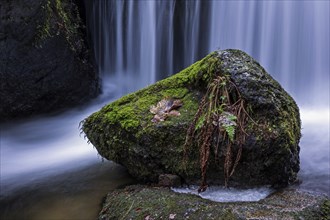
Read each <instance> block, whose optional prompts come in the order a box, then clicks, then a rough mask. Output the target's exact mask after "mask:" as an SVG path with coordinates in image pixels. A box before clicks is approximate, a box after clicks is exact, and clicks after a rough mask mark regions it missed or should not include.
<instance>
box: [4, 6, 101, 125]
mask: <svg viewBox="0 0 330 220" xmlns="http://www.w3.org/2000/svg"><path fill="white" fill-rule="evenodd" d="M0 10H1V13H0V15H1V23H0V25H1V26H0V27H1V28H0V82H1V91H0V99H1V107H0V116H1V121H3V120H8V119H11V118H18V117H24V116H30V115H35V114H39V113H48V112H51V111H54V110H58V109H62V108H65V107H69V106H74V105H77V104H80V103H84V102H85V101H87V100H88V99H90V98H91V97H95V96H96V95H97V94H98V93H99V79H98V74H97V71H96V67H95V64H94V60H93V58H92V56H91V51H90V50H89V48H88V46H87V43H86V39H85V35H86V33H85V26H84V25H83V22H82V21H81V19H80V14H79V11H78V7H77V5H76V4H75V3H74V1H61V0H56V1H50V0H40V1H33V0H17V1H10V0H4V1H2V2H1V5H0Z"/></svg>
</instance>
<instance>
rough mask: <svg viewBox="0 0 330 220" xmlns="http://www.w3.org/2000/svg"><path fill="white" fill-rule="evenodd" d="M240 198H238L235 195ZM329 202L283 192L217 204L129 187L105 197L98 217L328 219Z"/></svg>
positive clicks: (196, 197) (163, 190)
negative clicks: (256, 198)
mask: <svg viewBox="0 0 330 220" xmlns="http://www.w3.org/2000/svg"><path fill="white" fill-rule="evenodd" d="M238 196H239V195H238ZM329 217H330V201H329V199H328V198H326V197H324V196H320V195H313V194H310V193H307V192H303V191H298V190H293V189H286V190H282V191H280V192H276V193H274V194H272V195H270V196H269V197H267V198H266V199H263V200H261V201H259V202H235V203H234V202H232V203H217V202H212V201H209V200H205V199H202V198H200V197H198V196H196V195H188V194H178V193H174V192H172V191H171V190H170V189H167V188H152V187H143V186H129V187H126V188H125V189H122V190H116V191H114V192H111V193H109V194H108V195H107V197H106V200H105V202H104V204H103V207H102V210H101V212H100V214H99V219H100V220H106V219H143V220H145V219H149V220H151V219H226V220H228V219H232V220H233V219H256V220H257V219H309V220H313V219H315V220H320V219H329Z"/></svg>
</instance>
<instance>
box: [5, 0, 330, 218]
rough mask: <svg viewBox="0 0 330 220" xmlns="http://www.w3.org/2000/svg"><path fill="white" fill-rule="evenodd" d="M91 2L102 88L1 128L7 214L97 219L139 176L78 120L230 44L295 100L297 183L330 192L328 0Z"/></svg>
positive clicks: (252, 193)
mask: <svg viewBox="0 0 330 220" xmlns="http://www.w3.org/2000/svg"><path fill="white" fill-rule="evenodd" d="M85 3H86V6H87V7H86V9H87V10H86V15H87V26H88V29H89V34H90V38H91V39H92V44H93V47H94V52H95V58H96V60H97V62H98V66H99V70H100V74H101V76H102V79H103V86H102V89H103V93H102V94H101V95H100V96H99V97H98V98H97V99H96V100H93V101H91V102H90V103H87V104H86V105H85V106H81V107H78V108H74V109H71V110H68V111H66V112H62V113H56V114H52V115H43V116H38V117H34V118H31V119H28V120H21V121H13V122H9V123H6V124H1V125H0V126H1V134H0V135H1V136H0V138H1V139H0V144H1V151H0V153H1V154H0V157H1V158H0V159H1V192H0V205H1V206H0V211H1V214H0V218H1V219H96V218H97V213H98V211H99V209H100V205H101V202H102V197H103V196H104V195H105V194H106V193H107V192H108V191H110V190H112V189H115V188H117V187H120V186H122V185H125V184H128V183H132V182H133V181H134V180H133V179H132V178H131V177H130V176H129V175H128V173H127V171H126V170H125V169H124V168H123V167H121V166H119V165H116V164H114V163H112V162H109V161H104V162H102V159H101V158H100V157H99V156H98V155H97V152H96V150H95V148H93V146H92V145H91V144H87V140H84V138H83V135H82V136H80V130H79V122H80V121H81V120H83V119H84V118H85V117H87V116H88V115H89V114H91V113H92V112H94V111H97V110H98V109H100V108H101V107H102V106H103V105H105V104H106V103H109V102H111V101H114V100H115V99H117V98H119V97H120V96H122V95H124V94H127V93H129V92H132V91H135V90H137V89H139V88H142V87H144V86H146V85H149V84H151V83H154V82H155V81H157V80H160V79H162V78H165V77H167V76H170V75H171V74H173V73H175V72H178V71H179V70H181V69H183V68H184V67H186V66H188V65H190V64H192V63H193V62H195V61H196V60H198V59H200V58H202V57H204V56H205V55H206V54H208V53H209V52H211V51H214V50H216V49H227V48H236V49H241V50H244V51H246V52H247V53H249V54H250V55H252V56H253V57H254V58H255V59H257V60H258V61H259V62H260V63H261V65H262V66H264V67H265V69H266V70H267V71H268V72H269V73H270V74H271V75H272V76H273V77H274V78H275V79H276V80H278V81H279V82H280V83H281V85H282V86H283V87H284V88H285V89H286V90H287V91H288V92H289V93H290V94H291V95H292V96H293V97H294V98H295V100H296V101H297V103H298V105H299V107H300V110H301V118H302V134H303V136H302V139H301V142H300V147H301V153H300V159H301V171H300V172H299V178H300V180H301V184H300V185H299V186H295V187H300V188H302V189H304V190H311V191H315V192H320V193H325V194H327V195H330V192H329V187H330V174H329V170H330V167H329V166H330V165H329V163H330V151H329V139H330V137H329V132H330V131H329V69H330V68H329V59H330V57H329V26H330V24H329V18H328V16H329V4H330V3H329V2H328V1H174V0H173V1H156V0H154V1H152V0H150V1H107V0H99V1H85ZM212 190H213V189H212ZM213 191H214V193H213V194H211V195H209V194H208V195H207V196H208V198H210V199H212V198H213V199H214V198H215V199H216V198H218V197H221V196H222V197H225V196H224V194H221V193H225V194H226V196H227V195H229V194H228V193H231V192H234V193H233V194H230V195H229V196H228V197H226V198H227V199H228V201H229V200H233V198H237V197H240V196H241V197H244V198H246V199H245V200H246V201H250V199H251V198H256V196H257V195H258V193H259V194H260V195H261V197H260V198H263V197H264V196H266V195H267V193H265V192H266V191H267V189H263V188H262V189H261V190H260V189H255V190H251V189H250V190H249V191H248V192H246V191H245V192H242V191H239V190H236V191H235V190H232V191H224V192H221V191H219V190H213ZM210 192H211V191H210ZM219 193H220V194H219ZM260 198H259V197H258V198H257V199H256V200H258V199H260Z"/></svg>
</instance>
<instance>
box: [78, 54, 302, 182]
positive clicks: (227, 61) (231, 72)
mask: <svg viewBox="0 0 330 220" xmlns="http://www.w3.org/2000/svg"><path fill="white" fill-rule="evenodd" d="M217 75H227V76H229V78H230V80H231V82H233V83H234V84H235V87H237V89H238V90H239V91H240V94H241V96H242V99H244V101H245V103H246V107H245V111H247V112H248V115H249V117H248V118H249V120H247V123H246V124H245V125H244V127H245V133H246V137H245V142H244V144H243V146H242V154H241V158H240V160H239V162H238V165H237V167H236V169H235V172H234V173H233V175H232V176H231V178H230V180H229V185H231V186H233V185H237V186H254V185H265V184H266V185H268V184H270V185H273V186H285V185H288V184H289V183H292V182H294V181H296V178H297V172H298V171H299V145H298V144H299V139H300V118H299V110H298V107H297V105H296V103H295V102H294V100H293V99H292V98H291V97H290V96H289V95H288V94H287V93H286V92H285V91H284V90H283V88H282V87H281V86H280V85H279V83H278V82H276V81H275V80H274V79H273V78H272V77H271V76H270V75H269V74H268V73H267V72H266V71H265V70H264V69H263V68H262V67H261V66H260V65H259V63H258V62H256V61H255V60H254V59H253V58H252V57H250V56H249V55H247V54H246V53H244V52H242V51H239V50H224V51H216V52H213V53H211V54H209V55H208V56H206V57H205V58H204V59H202V60H200V61H198V62H196V63H195V64H193V65H191V66H190V67H188V68H186V69H184V70H183V71H181V72H180V73H177V74H175V75H173V76H171V77H169V78H167V79H164V80H162V81H159V82H157V83H155V84H153V85H151V86H149V87H147V88H144V89H142V90H140V91H137V92H135V93H132V94H129V95H126V96H124V97H122V98H120V99H119V100H117V101H115V102H113V103H110V104H109V105H106V106H104V107H103V108H102V109H101V110H100V111H98V112H95V113H94V114H92V115H91V116H89V117H88V118H86V119H85V120H84V121H83V126H82V130H83V131H84V133H85V134H86V136H87V138H88V139H89V141H90V142H91V143H92V144H93V145H94V146H95V147H96V149H97V150H98V152H99V154H100V155H101V156H102V157H104V158H107V159H109V160H113V161H115V162H117V163H120V164H122V165H123V166H125V167H127V169H128V171H129V172H130V174H131V175H133V176H134V177H136V178H137V179H139V180H144V181H152V182H157V180H158V176H159V175H160V174H175V175H178V176H180V177H181V178H182V180H183V181H185V182H186V183H189V184H190V183H197V182H199V180H200V178H201V168H200V167H201V166H200V149H199V146H198V144H197V141H193V144H192V145H191V146H189V150H188V152H189V153H188V155H186V157H185V156H184V154H185V153H186V154H187V150H186V149H185V147H184V145H185V140H186V135H187V130H188V128H189V127H190V125H191V123H192V122H193V120H194V117H195V114H196V112H197V110H198V108H199V105H200V102H201V99H202V97H203V96H204V94H205V93H206V90H207V87H208V85H209V84H210V82H212V80H213V79H214V77H216V76H217ZM164 98H172V99H176V100H180V101H181V102H182V107H181V108H179V109H178V111H179V112H180V113H181V115H180V116H173V117H168V118H166V120H164V121H160V122H155V121H154V120H153V118H154V115H153V114H152V113H151V112H150V106H153V105H156V104H157V103H158V102H159V101H160V100H162V99H164ZM225 149H226V146H225V145H222V146H220V149H219V152H218V154H215V153H214V152H213V150H212V148H211V150H210V160H209V161H208V166H207V173H206V176H207V181H208V183H212V184H222V183H224V174H223V173H224V168H223V167H224V166H223V164H224V160H225ZM238 149H239V146H238V143H236V142H234V143H233V154H235V153H237V152H238ZM215 157H216V158H215ZM214 158H215V159H214Z"/></svg>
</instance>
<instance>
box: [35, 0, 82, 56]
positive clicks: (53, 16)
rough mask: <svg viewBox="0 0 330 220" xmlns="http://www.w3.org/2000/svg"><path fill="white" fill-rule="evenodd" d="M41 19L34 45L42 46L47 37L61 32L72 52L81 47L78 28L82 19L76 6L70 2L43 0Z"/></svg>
mask: <svg viewBox="0 0 330 220" xmlns="http://www.w3.org/2000/svg"><path fill="white" fill-rule="evenodd" d="M41 9H42V10H41V13H42V20H41V21H39V24H38V26H37V35H36V39H35V45H36V46H37V47H42V45H43V44H44V43H45V41H46V40H47V39H50V38H53V37H55V36H58V35H60V34H63V35H64V36H65V38H66V40H67V43H68V44H69V45H70V49H71V50H72V51H74V52H76V51H77V50H79V49H80V48H79V47H82V45H83V44H82V42H81V40H82V39H81V36H79V28H80V27H81V26H82V21H81V19H80V16H79V12H78V8H77V7H76V5H74V3H72V2H66V1H64V2H63V1H62V0H55V1H50V0H44V2H43V4H42V5H41Z"/></svg>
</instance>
